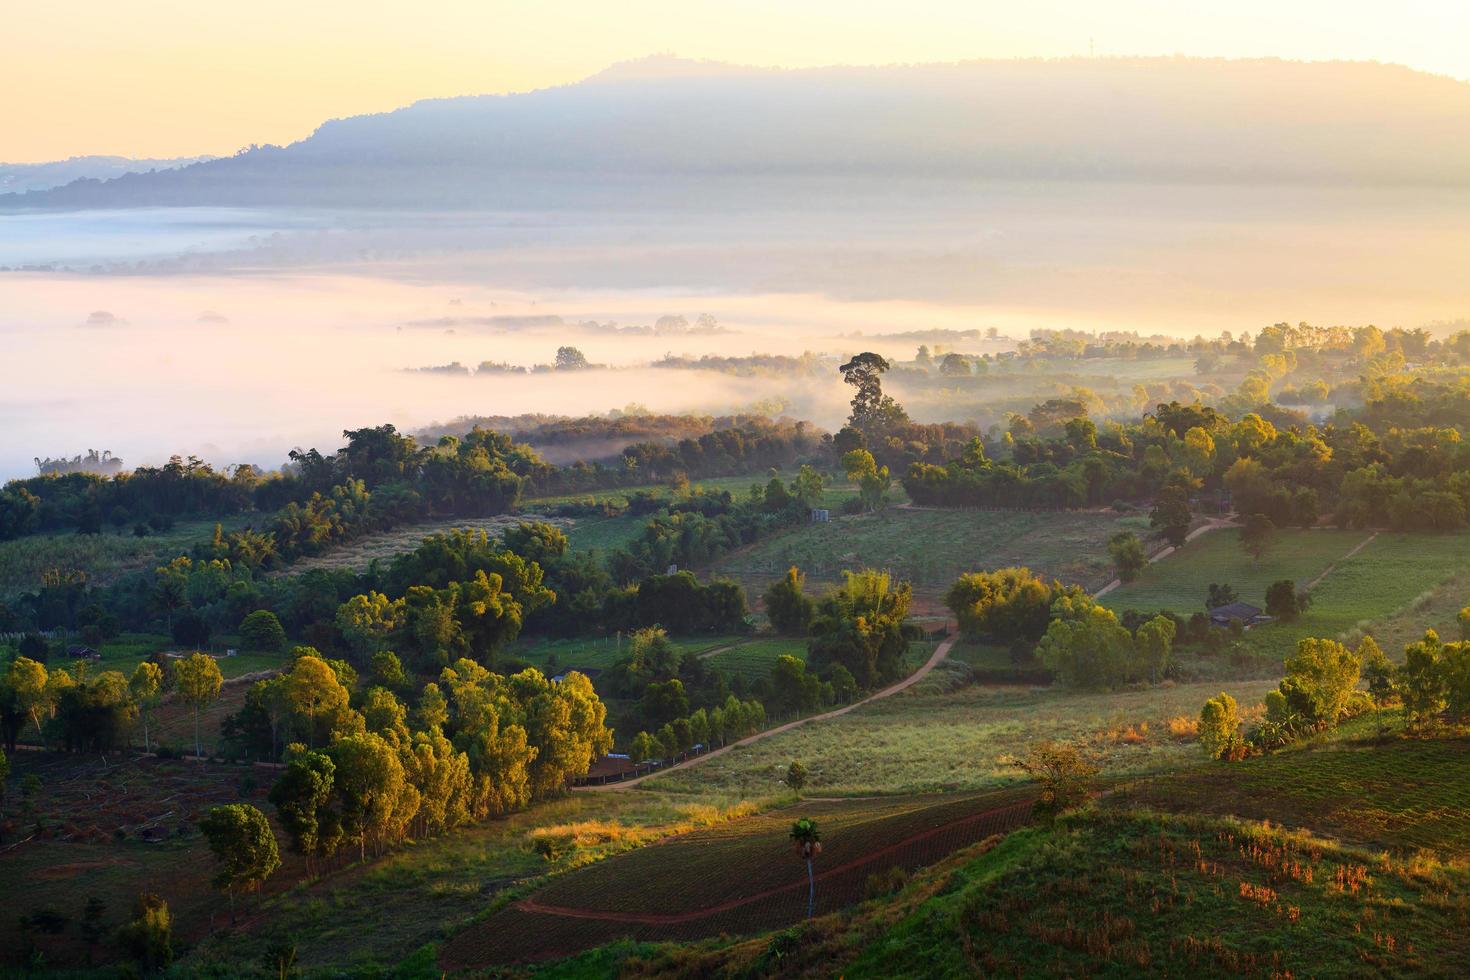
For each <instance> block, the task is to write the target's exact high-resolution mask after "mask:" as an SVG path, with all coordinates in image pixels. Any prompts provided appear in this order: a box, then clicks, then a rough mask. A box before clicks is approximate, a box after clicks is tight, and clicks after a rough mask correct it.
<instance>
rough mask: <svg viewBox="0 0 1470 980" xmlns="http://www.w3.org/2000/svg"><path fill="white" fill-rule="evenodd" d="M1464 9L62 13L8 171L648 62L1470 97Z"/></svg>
mask: <svg viewBox="0 0 1470 980" xmlns="http://www.w3.org/2000/svg"><path fill="white" fill-rule="evenodd" d="M1467 37H1470V4H1466V3H1464V2H1462V0H1401V2H1399V3H1396V4H1392V5H1380V4H1368V3H1348V4H1344V3H1341V2H1340V0H1237V2H1234V3H1229V4H1224V3H1214V2H1204V0H1028V2H1027V3H1020V4H1018V3H1014V2H1004V3H1001V2H994V0H942V2H919V3H912V2H908V3H899V2H861V0H840V2H839V0H803V2H800V3H794V4H793V3H777V2H774V0H740V2H734V0H728V2H709V0H626V2H623V3H606V2H600V0H520V2H505V0H417V2H414V3H402V2H398V3H387V2H381V0H308V2H301V0H289V2H288V0H252V2H249V3H246V2H241V0H214V2H207V3H200V2H198V0H128V2H127V3H116V2H115V0H106V2H104V0H71V2H55V3H30V4H11V5H8V7H7V9H6V10H5V12H4V14H3V15H0V91H3V92H5V97H4V98H3V99H0V160H4V161H9V162H23V161H35V160H46V159H56V158H60V157H65V156H69V155H74V154H86V153H115V154H120V155H126V156H174V155H193V154H201V153H214V154H226V153H231V152H233V151H234V150H236V149H238V148H239V147H240V146H242V145H244V144H247V143H287V142H291V141H293V140H297V139H300V138H302V137H304V136H306V135H308V134H309V133H310V132H311V131H312V129H314V128H315V127H316V126H317V125H318V124H319V123H320V122H322V121H323V120H326V119H329V118H334V117H340V116H347V115H355V114H359V113H365V112H375V111H382V110H386V109H392V108H395V107H398V106H401V105H405V104H407V103H410V102H413V101H414V100H417V99H422V98H431V97H442V96H454V95H466V94H477V93H484V92H507V91H524V90H528V89H534V88H540V87H544V86H548V85H558V84H565V83H568V82H573V81H576V80H577V79H579V78H582V77H585V76H587V75H589V74H592V73H594V72H596V71H599V70H600V69H602V68H604V67H606V66H608V65H609V64H611V63H614V62H617V61H621V60H627V59H630V58H638V57H642V56H644V55H648V54H650V53H654V52H660V51H665V52H668V51H672V52H677V53H678V54H680V55H682V56H685V57H692V58H708V59H715V60H721V61H731V62H737V63H742V64H756V65H771V66H783V67H804V66H813V65H825V64H835V63H849V64H883V63H894V62H915V61H954V60H960V59H966V58H993V57H1002V58H1009V57H1066V56H1076V55H1086V54H1088V53H1089V51H1092V50H1095V51H1096V53H1097V54H1098V55H1121V54H1129V55H1133V54H1163V55H1167V54H1173V53H1176V52H1180V53H1184V54H1190V55H1209V56H1224V57H1258V56H1278V57H1283V58H1294V59H1307V60H1322V59H1331V58H1340V59H1355V60H1379V61H1389V62H1398V63H1403V64H1406V65H1409V66H1410V67H1413V68H1418V69H1421V70H1425V71H1431V72H1436V73H1441V74H1448V75H1453V76H1456V77H1460V78H1470V49H1467V48H1466V46H1465V44H1464V41H1465V39H1466V38H1467Z"/></svg>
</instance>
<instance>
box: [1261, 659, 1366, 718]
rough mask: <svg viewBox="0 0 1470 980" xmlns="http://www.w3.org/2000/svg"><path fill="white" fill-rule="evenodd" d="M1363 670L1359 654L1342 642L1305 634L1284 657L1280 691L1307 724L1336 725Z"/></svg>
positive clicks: (1289, 706)
mask: <svg viewBox="0 0 1470 980" xmlns="http://www.w3.org/2000/svg"><path fill="white" fill-rule="evenodd" d="M1362 670H1363V665H1362V662H1361V661H1360V660H1359V659H1358V655H1357V654H1356V653H1354V652H1353V651H1352V650H1349V649H1348V648H1347V647H1345V646H1343V645H1342V644H1341V643H1338V642H1337V641H1336V640H1325V639H1317V638H1312V637H1308V638H1306V639H1304V640H1301V641H1299V642H1298V643H1297V645H1296V654H1295V655H1294V656H1292V657H1289V658H1287V660H1286V676H1285V677H1283V678H1282V679H1281V684H1280V685H1279V690H1280V692H1281V695H1282V697H1283V698H1284V699H1285V701H1286V705H1287V707H1288V708H1289V709H1290V710H1292V711H1294V712H1297V713H1299V714H1300V715H1301V716H1302V718H1303V720H1304V721H1305V723H1306V724H1308V725H1311V726H1313V727H1316V728H1325V727H1327V726H1329V725H1335V724H1337V721H1338V719H1340V718H1341V717H1342V715H1343V713H1344V712H1345V711H1346V710H1347V704H1348V698H1349V697H1350V696H1351V695H1352V693H1353V689H1354V688H1355V687H1357V686H1358V679H1359V678H1360V677H1361V676H1362Z"/></svg>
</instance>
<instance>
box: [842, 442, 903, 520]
mask: <svg viewBox="0 0 1470 980" xmlns="http://www.w3.org/2000/svg"><path fill="white" fill-rule="evenodd" d="M842 466H843V468H844V469H845V470H846V471H847V478H848V479H849V480H851V481H853V482H854V483H856V484H857V485H858V494H859V496H860V497H861V499H862V502H863V506H864V507H865V508H867V509H868V510H877V509H878V508H879V507H880V506H882V504H883V499H884V495H885V494H886V493H888V490H889V488H890V487H891V486H892V485H893V479H892V478H891V477H890V476H889V475H888V467H886V466H879V465H878V463H877V461H876V460H874V459H873V454H872V453H870V452H868V451H867V450H866V449H853V450H851V451H849V452H847V453H844V454H843V456H842Z"/></svg>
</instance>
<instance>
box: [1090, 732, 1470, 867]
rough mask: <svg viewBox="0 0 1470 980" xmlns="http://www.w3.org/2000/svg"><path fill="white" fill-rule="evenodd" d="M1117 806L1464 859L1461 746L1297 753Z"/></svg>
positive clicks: (1150, 786)
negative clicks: (1261, 823) (1245, 821)
mask: <svg viewBox="0 0 1470 980" xmlns="http://www.w3.org/2000/svg"><path fill="white" fill-rule="evenodd" d="M1396 714H1397V713H1396V712H1395V715H1396ZM1374 723H1375V722H1374V721H1373V720H1372V719H1369V718H1360V719H1357V720H1356V721H1354V722H1353V723H1352V724H1351V725H1350V726H1344V729H1345V731H1339V732H1337V733H1334V734H1335V735H1336V737H1337V739H1339V740H1341V739H1344V738H1345V737H1346V735H1347V734H1348V732H1352V731H1355V732H1356V733H1357V734H1359V735H1360V736H1362V735H1371V734H1372V727H1373V725H1374ZM1117 802H1118V804H1119V805H1129V804H1135V803H1137V804H1143V805H1147V806H1150V807H1153V808H1156V809H1162V810H1169V811H1173V812H1181V813H1186V812H1188V813H1215V814H1222V815H1235V816H1240V817H1246V818H1249V819H1253V820H1271V821H1272V822H1274V823H1279V824H1284V825H1286V826H1288V827H1298V828H1301V827H1306V828H1310V829H1311V830H1313V831H1314V832H1316V833H1319V834H1330V835H1332V836H1334V837H1338V838H1341V839H1343V840H1347V841H1350V842H1352V843H1355V844H1362V845H1365V846H1370V847H1377V848H1391V849H1395V850H1399V851H1409V852H1412V851H1414V850H1416V849H1418V848H1428V849H1430V850H1433V851H1436V852H1438V853H1440V854H1442V855H1444V856H1446V857H1450V858H1462V859H1463V858H1467V857H1470V741H1467V740H1466V739H1464V738H1446V739H1435V740H1418V739H1415V740H1400V741H1391V742H1388V743H1386V744H1382V745H1366V746H1365V745H1351V744H1341V742H1340V741H1339V742H1338V743H1336V744H1331V745H1327V746H1323V747H1320V748H1311V747H1307V748H1298V749H1294V750H1291V751H1286V752H1281V753H1278V754H1276V755H1272V756H1264V757H1259V758H1254V759H1247V760H1245V761H1244V762H1240V763H1234V764H1229V765H1225V764H1215V765H1209V766H1204V767H1201V768H1200V769H1199V770H1197V771H1195V772H1191V773H1188V774H1185V775H1180V776H1176V777H1171V778H1168V779H1159V780H1150V781H1147V782H1144V783H1141V784H1139V785H1138V786H1136V787H1134V788H1133V789H1131V790H1130V791H1128V792H1126V793H1123V794H1120V795H1119V797H1118V800H1117Z"/></svg>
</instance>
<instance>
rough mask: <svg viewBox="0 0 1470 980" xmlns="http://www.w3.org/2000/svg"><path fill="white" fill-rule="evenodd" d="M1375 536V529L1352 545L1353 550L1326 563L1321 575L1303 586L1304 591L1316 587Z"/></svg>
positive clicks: (1367, 544)
mask: <svg viewBox="0 0 1470 980" xmlns="http://www.w3.org/2000/svg"><path fill="white" fill-rule="evenodd" d="M1376 537H1378V532H1377V531H1374V532H1373V533H1372V534H1370V535H1368V536H1367V537H1366V538H1364V539H1363V540H1361V541H1359V542H1358V543H1357V544H1356V545H1355V546H1354V547H1353V550H1352V551H1349V552H1348V553H1347V554H1345V555H1343V556H1342V557H1341V558H1339V559H1338V560H1337V561H1335V562H1333V563H1332V564H1331V565H1328V566H1327V568H1326V570H1325V571H1323V572H1322V574H1321V575H1318V576H1317V577H1316V578H1314V579H1312V581H1310V582H1308V583H1307V584H1306V586H1305V589H1306V591H1308V592H1311V591H1312V590H1313V589H1315V588H1316V587H1317V584H1318V583H1319V582H1321V581H1322V580H1323V579H1324V578H1326V577H1327V576H1329V575H1331V574H1332V573H1333V572H1335V571H1337V566H1338V565H1341V564H1342V563H1343V562H1345V561H1347V560H1348V559H1349V558H1351V557H1352V556H1353V555H1356V554H1357V553H1358V552H1360V551H1362V550H1363V549H1364V548H1366V547H1368V546H1369V545H1370V544H1372V543H1373V539H1374V538H1376Z"/></svg>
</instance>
